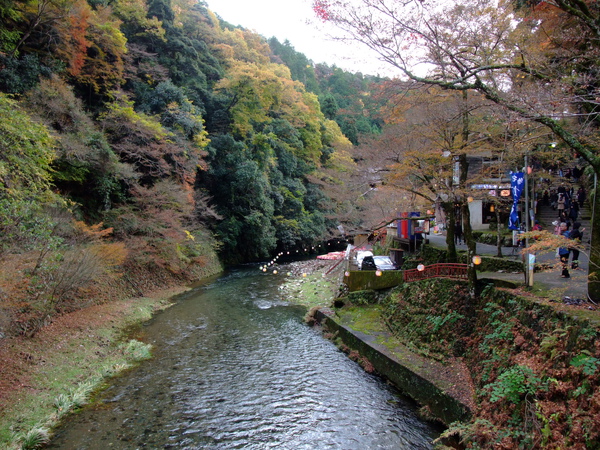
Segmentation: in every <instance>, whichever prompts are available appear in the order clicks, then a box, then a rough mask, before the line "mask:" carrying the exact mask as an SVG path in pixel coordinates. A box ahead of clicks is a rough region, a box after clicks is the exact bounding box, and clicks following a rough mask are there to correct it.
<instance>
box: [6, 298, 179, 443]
mask: <svg viewBox="0 0 600 450" xmlns="http://www.w3.org/2000/svg"><path fill="white" fill-rule="evenodd" d="M185 290H187V288H171V289H167V290H163V291H160V292H157V293H155V294H154V295H152V296H148V297H139V298H134V299H128V300H121V301H115V302H110V303H105V304H103V305H97V306H92V307H90V308H86V309H84V310H80V311H77V312H74V313H71V314H67V315H64V316H62V317H59V318H57V319H56V320H55V321H54V322H53V323H52V324H51V325H49V326H47V327H45V328H44V329H42V330H41V331H40V332H39V333H38V334H37V335H36V336H35V337H33V338H23V337H14V338H9V339H7V341H8V342H5V345H4V348H3V352H2V355H3V359H4V358H6V359H8V360H10V359H13V361H12V363H13V365H14V370H13V372H12V373H11V374H9V375H8V376H11V377H13V382H14V389H12V392H10V393H9V395H7V396H6V397H5V398H4V399H3V402H2V414H1V415H0V417H1V418H0V447H2V448H15V449H16V448H35V447H36V445H38V444H41V443H43V442H44V441H45V440H47V438H48V436H49V434H50V432H51V429H52V428H53V427H54V426H55V425H56V424H57V423H58V422H59V421H60V419H61V418H63V417H64V416H65V414H68V413H70V412H72V411H73V410H75V409H77V408H78V407H80V406H81V405H83V404H84V403H85V402H86V401H87V399H88V398H89V395H90V394H91V393H92V392H93V391H94V390H95V389H97V388H98V387H99V386H100V385H101V384H102V383H103V382H104V381H105V380H107V379H108V378H109V377H111V376H114V375H116V374H118V373H119V372H122V371H123V370H126V369H128V368H130V367H131V366H132V365H133V364H135V363H136V362H138V361H140V360H142V359H145V358H148V357H150V355H151V349H150V347H149V346H148V345H146V344H144V343H142V342H139V341H136V340H135V339H129V338H128V331H130V330H131V329H132V327H133V326H135V325H137V324H141V323H143V322H145V321H147V320H148V319H150V318H151V317H152V315H153V314H154V313H155V312H156V311H158V310H161V309H164V308H166V307H168V306H170V305H171V304H172V302H173V296H174V295H176V294H178V293H181V292H183V291H185Z"/></svg>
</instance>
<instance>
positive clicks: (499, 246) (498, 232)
mask: <svg viewBox="0 0 600 450" xmlns="http://www.w3.org/2000/svg"><path fill="white" fill-rule="evenodd" d="M495 211H496V248H497V249H498V252H497V253H496V256H497V257H498V258H502V241H504V237H502V224H501V223H500V207H499V206H496V207H495Z"/></svg>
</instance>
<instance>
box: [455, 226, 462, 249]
mask: <svg viewBox="0 0 600 450" xmlns="http://www.w3.org/2000/svg"><path fill="white" fill-rule="evenodd" d="M462 240H463V229H462V224H461V223H460V220H457V221H456V223H455V224H454V241H455V242H456V243H457V244H462Z"/></svg>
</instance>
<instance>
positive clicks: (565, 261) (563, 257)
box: [556, 222, 571, 278]
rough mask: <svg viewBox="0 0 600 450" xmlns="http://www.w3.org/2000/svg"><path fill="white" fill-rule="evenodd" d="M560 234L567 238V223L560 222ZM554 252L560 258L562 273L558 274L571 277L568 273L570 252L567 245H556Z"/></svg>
mask: <svg viewBox="0 0 600 450" xmlns="http://www.w3.org/2000/svg"><path fill="white" fill-rule="evenodd" d="M560 235H561V236H564V237H565V238H567V239H568V238H569V231H568V230H567V224H566V223H565V222H562V223H561V224H560ZM556 254H557V256H558V257H559V258H560V262H561V264H562V273H561V274H560V276H561V278H571V275H570V274H569V255H570V254H571V252H570V251H569V248H568V247H558V248H557V249H556Z"/></svg>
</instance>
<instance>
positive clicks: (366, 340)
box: [314, 308, 474, 424]
mask: <svg viewBox="0 0 600 450" xmlns="http://www.w3.org/2000/svg"><path fill="white" fill-rule="evenodd" d="M376 315H377V313H376V312H375V316H376ZM314 318H315V321H316V322H317V323H318V324H320V325H321V326H322V327H323V328H324V329H325V330H326V331H327V332H329V333H331V334H332V335H333V336H334V337H335V339H339V340H341V342H343V345H344V346H346V347H349V348H350V349H352V350H355V351H357V352H358V353H359V354H360V355H361V357H362V358H366V360H367V361H368V364H369V365H370V366H372V369H374V371H375V372H376V373H377V374H379V375H381V376H383V377H385V378H386V379H387V380H389V381H390V382H391V383H392V384H393V385H394V386H396V387H398V388H399V389H400V390H401V391H402V392H403V393H404V394H406V395H408V396H409V397H411V398H413V399H414V400H415V401H416V402H418V403H419V404H421V405H423V406H424V407H426V409H427V410H428V414H427V415H428V416H429V417H432V416H433V417H435V418H436V419H439V420H440V421H442V422H443V423H444V424H450V423H452V422H455V421H464V420H467V419H468V418H469V417H470V416H471V411H472V408H473V398H474V388H473V383H472V382H471V379H470V376H469V372H468V370H467V369H466V367H465V366H464V364H463V363H462V362H461V361H460V360H459V359H453V360H450V361H447V362H446V363H444V364H442V363H441V362H438V361H435V360H433V359H429V358H425V357H423V356H421V355H417V354H415V353H414V352H411V351H410V350H409V349H408V348H406V347H405V346H404V345H402V344H400V343H399V342H398V341H397V340H396V339H394V338H393V337H392V336H391V334H390V333H389V332H386V331H385V330H384V327H383V326H381V327H378V326H377V325H376V324H377V322H378V321H377V318H376V317H373V316H371V321H370V322H371V323H370V329H369V330H368V333H366V332H362V331H358V330H355V329H353V328H352V326H351V325H350V324H347V323H345V322H347V320H348V317H343V316H339V315H338V314H336V312H335V311H333V310H332V309H330V308H321V309H318V310H317V311H315V313H314ZM350 320H351V319H350Z"/></svg>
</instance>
